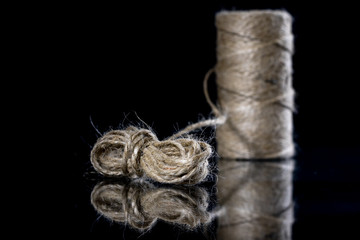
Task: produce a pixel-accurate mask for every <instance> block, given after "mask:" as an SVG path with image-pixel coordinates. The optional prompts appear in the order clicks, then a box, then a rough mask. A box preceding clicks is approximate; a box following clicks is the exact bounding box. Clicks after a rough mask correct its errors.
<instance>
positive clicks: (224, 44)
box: [91, 11, 294, 185]
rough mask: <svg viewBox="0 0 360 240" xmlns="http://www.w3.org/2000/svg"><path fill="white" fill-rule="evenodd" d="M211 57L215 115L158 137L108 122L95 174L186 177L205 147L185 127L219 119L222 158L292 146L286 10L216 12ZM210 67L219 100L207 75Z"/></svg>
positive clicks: (275, 152) (199, 172)
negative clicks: (214, 46) (214, 49)
mask: <svg viewBox="0 0 360 240" xmlns="http://www.w3.org/2000/svg"><path fill="white" fill-rule="evenodd" d="M216 26H217V29H218V48H217V52H218V62H217V65H216V67H215V70H213V69H212V70H210V71H209V72H208V73H207V74H206V76H205V80H204V93H205V97H206V99H207V101H208V103H209V105H210V106H211V108H212V110H213V113H214V115H215V116H216V118H214V119H208V120H205V121H201V122H198V123H195V124H192V125H190V126H188V127H186V128H185V129H184V130H182V131H180V132H178V133H176V134H174V135H173V136H171V137H170V138H168V139H165V140H163V141H160V140H158V139H157V137H156V136H155V134H154V133H153V132H152V131H150V130H148V129H139V128H135V127H129V128H127V129H124V130H114V131H110V132H108V133H106V134H105V135H104V136H102V137H101V138H99V139H98V141H97V142H96V144H95V145H94V148H93V149H92V152H91V163H92V164H93V166H94V168H95V169H96V170H97V171H98V172H100V173H101V174H104V175H108V176H120V175H121V176H128V177H131V178H150V179H153V180H155V181H158V182H162V183H174V184H188V185H193V184H197V183H199V182H201V181H203V180H204V179H205V178H206V176H207V175H208V173H209V169H208V166H209V165H208V159H209V157H210V156H211V154H212V152H213V151H212V148H211V146H210V145H209V144H207V143H206V142H204V141H199V140H196V139H194V138H191V137H189V136H187V137H184V135H186V134H188V133H189V132H191V131H193V130H195V129H198V128H201V127H205V126H215V125H220V127H219V128H218V129H217V132H216V139H217V146H218V153H219V155H220V156H221V157H226V158H276V157H289V156H291V155H293V153H294V146H293V141H292V110H293V95H294V91H293V90H292V87H291V84H292V80H291V53H292V35H291V17H290V15H289V14H287V13H286V12H283V11H250V12H220V13H219V14H217V16H216ZM213 71H215V72H216V76H217V86H218V100H219V105H220V107H219V108H218V107H217V106H215V104H213V103H212V102H211V100H210V97H209V94H208V92H207V81H208V79H209V76H210V74H211V73H212V72H213Z"/></svg>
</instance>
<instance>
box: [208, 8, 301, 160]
mask: <svg viewBox="0 0 360 240" xmlns="http://www.w3.org/2000/svg"><path fill="white" fill-rule="evenodd" d="M291 24H292V19H291V16H290V15H289V14H288V13H287V12H284V11H270V10H266V11H223V12H220V13H218V14H217V15H216V27H217V31H218V37H217V65H216V68H215V71H216V76H217V80H216V81H217V86H218V101H219V105H220V110H221V113H222V114H223V115H225V116H226V122H225V123H224V124H223V125H221V126H219V127H218V128H217V131H216V138H217V146H218V149H217V150H218V153H219V155H220V156H221V157H226V158H276V157H289V156H292V155H293V154H294V145H293V141H292V110H293V109H294V107H293V96H294V91H293V90H292V77H291V74H292V64H291V62H292V61H291V55H292V52H293V36H292V34H291Z"/></svg>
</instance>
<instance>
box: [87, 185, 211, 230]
mask: <svg viewBox="0 0 360 240" xmlns="http://www.w3.org/2000/svg"><path fill="white" fill-rule="evenodd" d="M208 202H209V196H208V194H207V192H206V191H205V190H204V189H203V188H200V187H196V186H194V187H187V188H181V187H180V186H177V187H155V186H154V185H153V184H151V183H149V182H147V181H131V182H130V183H127V184H122V183H117V182H106V181H104V182H101V183H99V184H97V185H96V186H95V187H94V189H93V191H92V193H91V204H92V205H93V207H94V208H95V209H96V211H97V212H98V213H100V214H101V215H102V216H104V217H106V218H107V219H109V220H111V221H115V222H118V223H123V224H129V225H130V226H131V227H133V228H135V229H137V230H140V231H144V230H147V229H150V228H151V227H152V226H153V225H154V224H155V223H156V222H157V220H159V219H161V220H164V221H167V222H170V223H172V224H179V225H182V226H184V227H187V228H196V227H199V226H202V225H206V224H208V223H210V222H211V220H212V216H211V214H210V213H209V212H208V211H207V207H208Z"/></svg>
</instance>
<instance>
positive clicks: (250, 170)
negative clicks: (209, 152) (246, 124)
mask: <svg viewBox="0 0 360 240" xmlns="http://www.w3.org/2000/svg"><path fill="white" fill-rule="evenodd" d="M293 168H294V161H293V160H286V161H285V160H284V161H279V162H259V161H253V160H249V161H236V160H230V159H222V160H220V161H219V178H218V179H219V180H218V194H217V198H218V201H219V205H220V206H219V207H220V208H221V209H222V213H221V214H219V218H218V233H217V236H218V238H217V239H219V240H235V239H248V240H256V239H278V240H290V239H291V226H292V223H293V203H292V173H293Z"/></svg>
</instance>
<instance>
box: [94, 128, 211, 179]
mask: <svg viewBox="0 0 360 240" xmlns="http://www.w3.org/2000/svg"><path fill="white" fill-rule="evenodd" d="M211 154H212V148H211V146H210V145H209V144H207V143H205V142H202V141H197V140H194V139H191V138H178V139H174V140H164V141H159V140H158V139H157V137H156V136H155V135H154V133H152V132H151V131H150V130H146V129H138V128H135V127H129V128H127V129H125V130H113V131H110V132H108V133H106V134H105V135H104V136H102V137H101V138H99V139H98V141H97V142H96V144H95V146H94V148H93V150H92V151H91V163H92V164H93V166H94V168H95V169H96V170H97V171H98V172H100V173H101V174H104V175H109V176H120V175H124V176H128V177H131V178H139V177H148V178H151V179H153V180H156V181H158V182H162V183H174V184H196V183H198V182H201V181H202V180H204V179H205V178H206V176H207V175H208V171H209V170H208V159H209V157H210V156H211Z"/></svg>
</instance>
